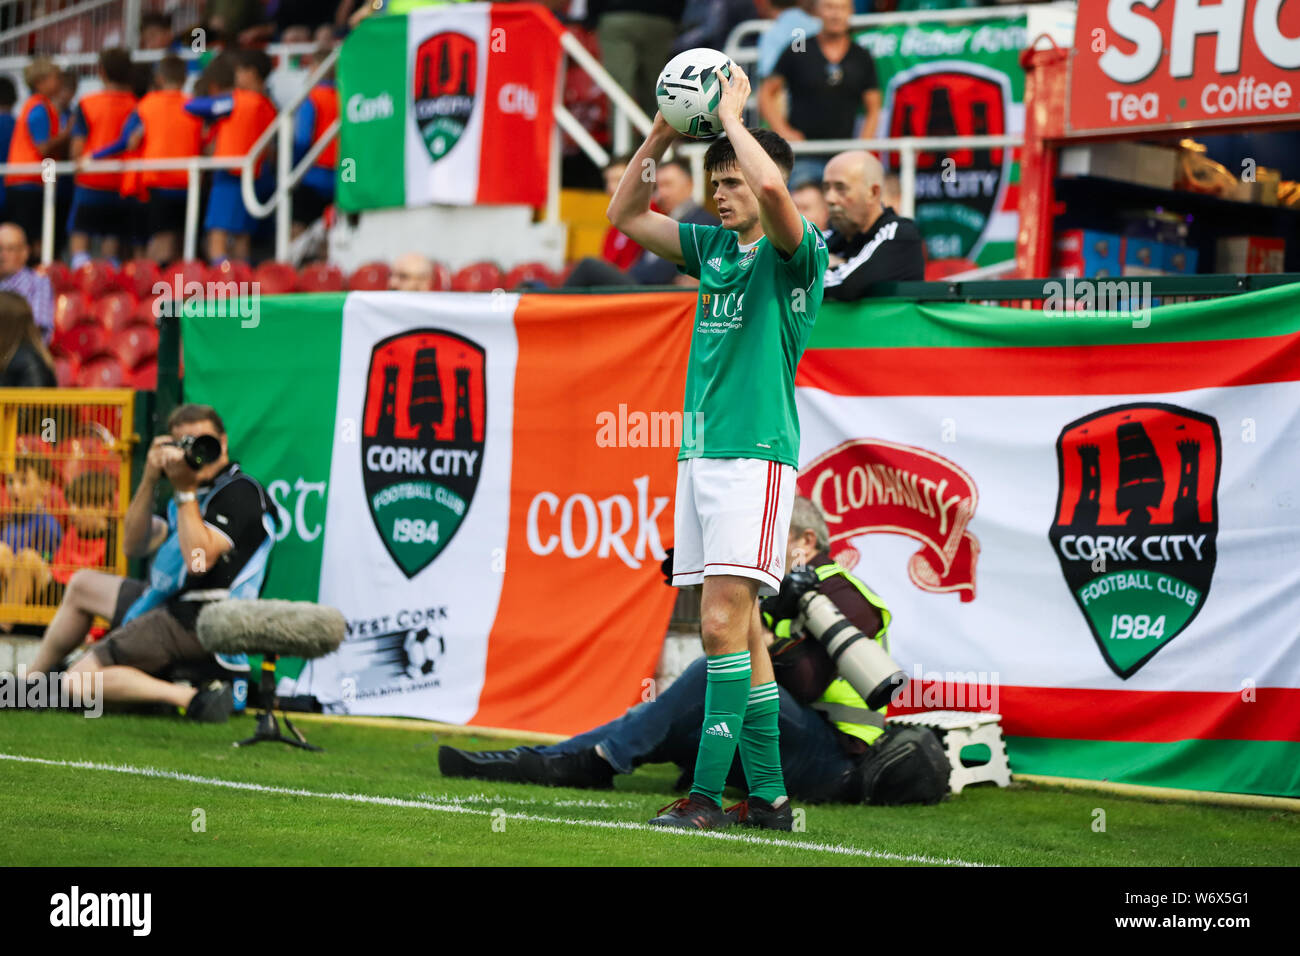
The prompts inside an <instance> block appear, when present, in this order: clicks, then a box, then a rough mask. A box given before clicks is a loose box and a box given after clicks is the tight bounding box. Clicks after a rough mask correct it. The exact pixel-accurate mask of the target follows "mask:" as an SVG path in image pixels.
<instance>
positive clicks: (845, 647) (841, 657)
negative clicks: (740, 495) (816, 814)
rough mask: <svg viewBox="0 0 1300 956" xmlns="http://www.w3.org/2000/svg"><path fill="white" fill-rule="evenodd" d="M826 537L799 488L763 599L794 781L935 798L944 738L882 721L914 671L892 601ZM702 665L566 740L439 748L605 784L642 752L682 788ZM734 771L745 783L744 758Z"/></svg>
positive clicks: (827, 797)
mask: <svg viewBox="0 0 1300 956" xmlns="http://www.w3.org/2000/svg"><path fill="white" fill-rule="evenodd" d="M829 546H830V534H829V531H828V530H827V527H826V520H825V518H824V517H823V516H822V514H821V512H820V511H819V510H818V509H817V506H816V505H815V504H813V503H812V502H811V501H810V500H809V499H807V498H804V497H796V498H795V499H794V508H793V514H792V517H791V519H790V535H789V539H788V542H787V550H786V568H787V575H786V577H785V579H784V581H783V582H782V587H781V591H780V592H779V593H778V594H776V595H774V596H773V597H770V598H767V599H765V600H764V601H763V602H762V603H761V604H760V610H761V611H762V614H763V624H764V631H765V635H766V637H767V640H768V653H769V654H770V655H771V658H772V666H773V670H774V671H775V676H776V683H777V685H778V688H779V691H778V693H779V697H780V712H779V718H778V719H779V723H780V732H781V769H782V772H783V774H784V775H785V782H786V786H787V787H788V789H789V791H790V793H791V795H793V796H796V797H798V798H800V799H803V800H807V801H811V802H823V803H830V802H839V803H858V802H864V803H873V804H892V803H912V802H924V803H932V802H935V801H937V800H939V799H941V798H942V797H943V795H944V794H945V793H947V790H948V772H949V768H948V761H947V757H946V756H945V755H944V753H943V749H942V748H941V747H940V746H939V743H938V741H937V739H936V738H935V737H934V735H933V734H932V733H931V732H930V731H928V730H924V729H921V728H914V727H904V726H898V727H893V726H891V727H889V728H886V727H885V708H886V706H887V705H888V702H889V698H890V696H891V695H892V693H893V692H894V691H896V690H897V689H898V688H899V687H901V682H902V681H904V680H905V679H906V678H905V676H904V675H903V674H902V672H901V671H900V669H899V668H898V667H897V665H896V664H894V662H893V661H892V660H891V659H890V658H889V655H888V646H887V632H888V629H889V619H890V618H889V611H888V609H887V608H886V607H885V604H884V601H883V600H881V598H880V597H879V596H877V595H876V594H875V593H874V592H872V591H871V589H870V588H868V587H867V586H866V585H865V584H863V583H862V582H861V581H859V580H858V579H857V578H855V577H853V575H851V574H850V573H849V572H848V571H846V570H845V569H844V568H841V567H840V566H839V565H837V564H835V563H834V562H833V561H831V559H830V556H829V554H828V553H827V551H828V548H829ZM705 664H706V661H705V658H703V657H700V658H697V659H696V660H695V661H694V662H693V663H692V664H691V665H690V666H689V667H687V668H686V670H685V671H683V672H682V674H681V676H680V677H678V678H677V680H675V681H674V682H673V683H672V685H671V686H670V687H669V688H668V689H667V690H665V691H664V692H663V693H662V694H661V695H659V697H658V698H657V699H656V700H653V701H649V702H647V703H643V704H639V705H637V706H636V707H633V708H632V709H631V710H629V711H628V712H627V713H626V714H624V715H623V716H622V717H619V718H617V719H616V720H613V721H611V722H610V723H608V724H605V725H603V726H601V727H597V728H596V729H594V730H590V731H587V732H586V733H584V734H580V735H579V736H577V737H573V738H571V739H569V740H566V741H564V742H563V743H559V744H555V745H554V746H550V747H517V748H515V749H513V750H505V751H477V752H475V751H462V750H456V749H454V748H451V747H443V748H441V749H440V750H439V752H438V766H439V769H440V770H441V771H442V773H443V775H444V776H454V777H478V778H482V779H487V780H503V781H517V782H525V783H543V784H550V785H553V786H566V787H598V788H599V787H610V786H612V785H613V778H614V775H615V774H616V773H631V772H632V771H633V770H634V769H635V768H636V767H637V766H639V765H641V764H643V763H664V762H671V763H675V764H677V765H678V766H679V767H681V768H682V769H683V771H684V773H683V777H682V779H681V780H679V781H678V783H679V787H678V789H685V788H686V787H688V786H689V785H690V781H689V779H687V775H688V774H689V773H690V769H691V768H693V767H694V766H695V755H696V751H697V750H698V748H699V742H700V723H701V716H702V714H701V711H702V707H703V703H702V702H703V696H704V695H703V685H704V682H705V677H706V668H705ZM847 676H852V678H853V681H854V682H856V683H857V684H858V685H860V686H859V688H858V689H855V687H854V685H853V683H851V682H850V681H849V680H848V679H846V677H847ZM864 697H866V698H870V700H871V703H872V704H874V705H875V706H874V707H872V706H869V705H868V702H867V700H865V699H864ZM727 782H728V783H729V784H731V785H733V786H738V787H741V788H744V787H745V776H744V771H743V769H742V768H741V764H740V760H739V759H736V760H735V762H734V763H733V764H732V767H731V772H730V774H729V775H728V777H727ZM728 813H729V815H730V816H731V818H732V820H733V821H736V822H741V823H745V824H748V825H751V826H760V827H762V826H768V825H770V824H771V823H772V821H767V820H765V819H763V818H762V815H761V814H758V813H750V808H749V806H748V802H747V801H746V802H743V803H740V804H737V805H736V806H735V807H732V808H730V809H729V810H728ZM786 828H787V829H788V826H787V827H786Z"/></svg>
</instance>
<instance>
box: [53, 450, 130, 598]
mask: <svg viewBox="0 0 1300 956" xmlns="http://www.w3.org/2000/svg"><path fill="white" fill-rule="evenodd" d="M116 490H117V476H116V475H114V474H113V473H112V472H108V471H86V472H82V473H81V474H78V475H75V476H74V477H73V478H71V479H69V480H66V481H65V482H64V485H63V496H64V498H66V499H67V502H68V526H67V529H66V530H65V531H64V533H63V541H62V543H61V544H60V545H59V549H58V550H57V551H56V552H55V553H54V557H53V559H52V560H51V561H50V577H51V578H52V582H53V588H52V593H51V598H52V600H51V601H50V603H51V604H54V605H57V604H58V603H59V602H60V601H62V600H63V595H64V594H65V593H66V590H67V584H68V581H69V580H71V578H72V575H73V574H75V573H76V572H77V571H79V570H81V569H82V568H90V569H92V570H103V569H104V568H108V567H110V566H111V565H112V562H113V560H114V555H115V552H116V548H115V546H114V540H113V531H114V522H113V521H112V520H111V513H112V508H113V503H114V501H115V500H116V497H117V495H116Z"/></svg>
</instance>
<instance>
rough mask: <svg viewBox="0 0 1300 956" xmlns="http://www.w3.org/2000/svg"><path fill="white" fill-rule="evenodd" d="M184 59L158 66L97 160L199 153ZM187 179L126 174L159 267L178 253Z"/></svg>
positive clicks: (127, 190)
mask: <svg viewBox="0 0 1300 956" xmlns="http://www.w3.org/2000/svg"><path fill="white" fill-rule="evenodd" d="M185 78H186V68H185V61H183V60H182V59H181V58H180V57H178V56H166V57H163V59H162V60H161V61H160V62H159V63H158V74H157V85H158V89H157V90H155V91H154V92H152V93H148V94H146V95H145V96H144V98H143V99H141V100H140V102H139V103H138V104H136V108H135V110H134V112H132V113H131V115H130V116H128V117H127V118H126V123H125V124H124V125H123V127H122V135H121V136H119V137H118V139H117V140H116V141H115V142H112V143H109V144H108V145H107V146H105V147H104V148H103V149H99V150H96V151H95V153H94V158H95V159H108V158H111V157H113V156H119V155H121V154H123V153H127V154H130V155H135V156H137V157H138V158H140V159H175V158H180V157H187V156H197V155H198V154H199V146H200V137H201V135H202V129H203V124H202V123H201V122H200V121H199V119H198V117H196V116H194V115H193V114H191V113H189V112H188V111H187V110H186V109H185V101H186V96H185V93H184V92H183V89H184V86H185ZM188 183H189V175H188V173H186V172H185V170H183V169H182V170H161V169H151V170H144V171H142V172H138V173H127V174H126V176H125V178H124V182H123V187H122V191H123V193H124V194H126V195H128V196H134V197H138V198H139V199H140V200H142V201H143V203H144V207H143V209H141V210H140V211H139V213H138V215H139V216H140V217H142V218H143V219H144V223H145V235H146V236H147V237H148V246H147V248H146V250H145V254H146V255H147V256H148V257H149V258H150V259H153V260H154V261H155V262H157V263H158V264H159V265H162V264H163V263H166V262H171V261H172V260H174V259H175V258H176V257H177V255H178V253H179V251H180V238H181V236H182V234H183V233H184V231H185V196H186V190H187V186H188Z"/></svg>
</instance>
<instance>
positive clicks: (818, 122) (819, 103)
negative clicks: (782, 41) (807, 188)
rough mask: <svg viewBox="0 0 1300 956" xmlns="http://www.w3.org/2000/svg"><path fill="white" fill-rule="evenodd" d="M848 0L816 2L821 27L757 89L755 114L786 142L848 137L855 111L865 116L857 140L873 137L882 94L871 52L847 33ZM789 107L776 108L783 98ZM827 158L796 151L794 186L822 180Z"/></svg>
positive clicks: (786, 55)
mask: <svg viewBox="0 0 1300 956" xmlns="http://www.w3.org/2000/svg"><path fill="white" fill-rule="evenodd" d="M851 13H852V6H851V5H850V2H849V0H818V3H817V15H818V17H819V18H820V19H821V23H822V28H821V30H820V31H819V32H818V33H817V35H816V36H815V37H814V38H812V39H811V40H810V41H808V42H807V43H806V44H803V45H802V48H801V47H800V46H794V47H792V48H790V49H787V50H786V51H785V52H784V53H782V54H781V57H780V59H778V60H777V61H776V66H774V67H773V68H772V74H771V75H770V76H768V77H767V78H766V79H764V80H763V83H762V86H761V87H760V88H759V94H758V104H759V112H760V114H761V115H762V117H763V119H764V120H765V121H766V122H767V124H768V125H769V126H771V127H772V129H774V130H775V131H776V132H777V133H780V134H781V135H782V136H783V137H785V138H786V140H788V141H790V142H798V141H803V140H817V139H851V138H852V137H853V125H854V122H855V121H856V119H857V116H858V110H859V109H861V110H863V111H864V113H865V117H864V118H863V121H862V127H861V131H860V134H859V135H860V136H861V137H862V138H863V139H871V138H872V137H874V136H875V135H876V125H877V123H878V122H879V120H880V90H879V88H878V83H877V81H876V64H875V61H874V60H872V59H871V54H870V53H868V52H867V51H866V50H865V49H863V48H862V47H860V46H858V44H856V43H854V42H853V37H852V36H850V34H849V16H850V14H851ZM782 92H784V93H785V94H786V96H787V101H788V102H787V108H786V109H785V110H784V111H783V110H782V109H781V107H780V101H781V94H782ZM825 164H826V163H825V160H824V159H822V158H821V157H819V156H817V155H815V154H812V155H810V154H808V153H797V154H796V159H795V164H794V171H793V173H792V174H791V177H792V178H791V181H792V182H801V181H803V180H805V179H820V178H821V171H822V168H823V167H824V166H825Z"/></svg>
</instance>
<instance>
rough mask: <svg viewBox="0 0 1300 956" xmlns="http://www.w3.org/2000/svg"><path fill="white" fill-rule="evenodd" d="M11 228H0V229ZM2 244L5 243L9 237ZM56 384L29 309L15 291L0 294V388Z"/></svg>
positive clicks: (50, 361) (47, 351)
mask: <svg viewBox="0 0 1300 956" xmlns="http://www.w3.org/2000/svg"><path fill="white" fill-rule="evenodd" d="M13 228H15V227H13V226H9V225H5V226H0V230H9V229H13ZM3 241H4V242H6V243H7V242H8V241H9V237H8V236H5V237H4V240H3ZM4 256H5V257H6V258H7V257H8V256H9V253H7V252H6V253H4ZM42 278H43V277H42ZM47 284H48V283H47ZM57 384H58V381H57V379H56V378H55V375H54V359H53V358H52V357H51V356H50V353H49V350H48V349H46V347H45V342H44V341H43V340H42V337H41V331H40V329H39V328H37V327H36V323H35V321H33V319H32V309H31V306H29V305H28V304H27V300H26V299H25V298H23V297H22V296H21V295H19V294H18V293H17V292H0V388H54V386H55V385H57Z"/></svg>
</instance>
